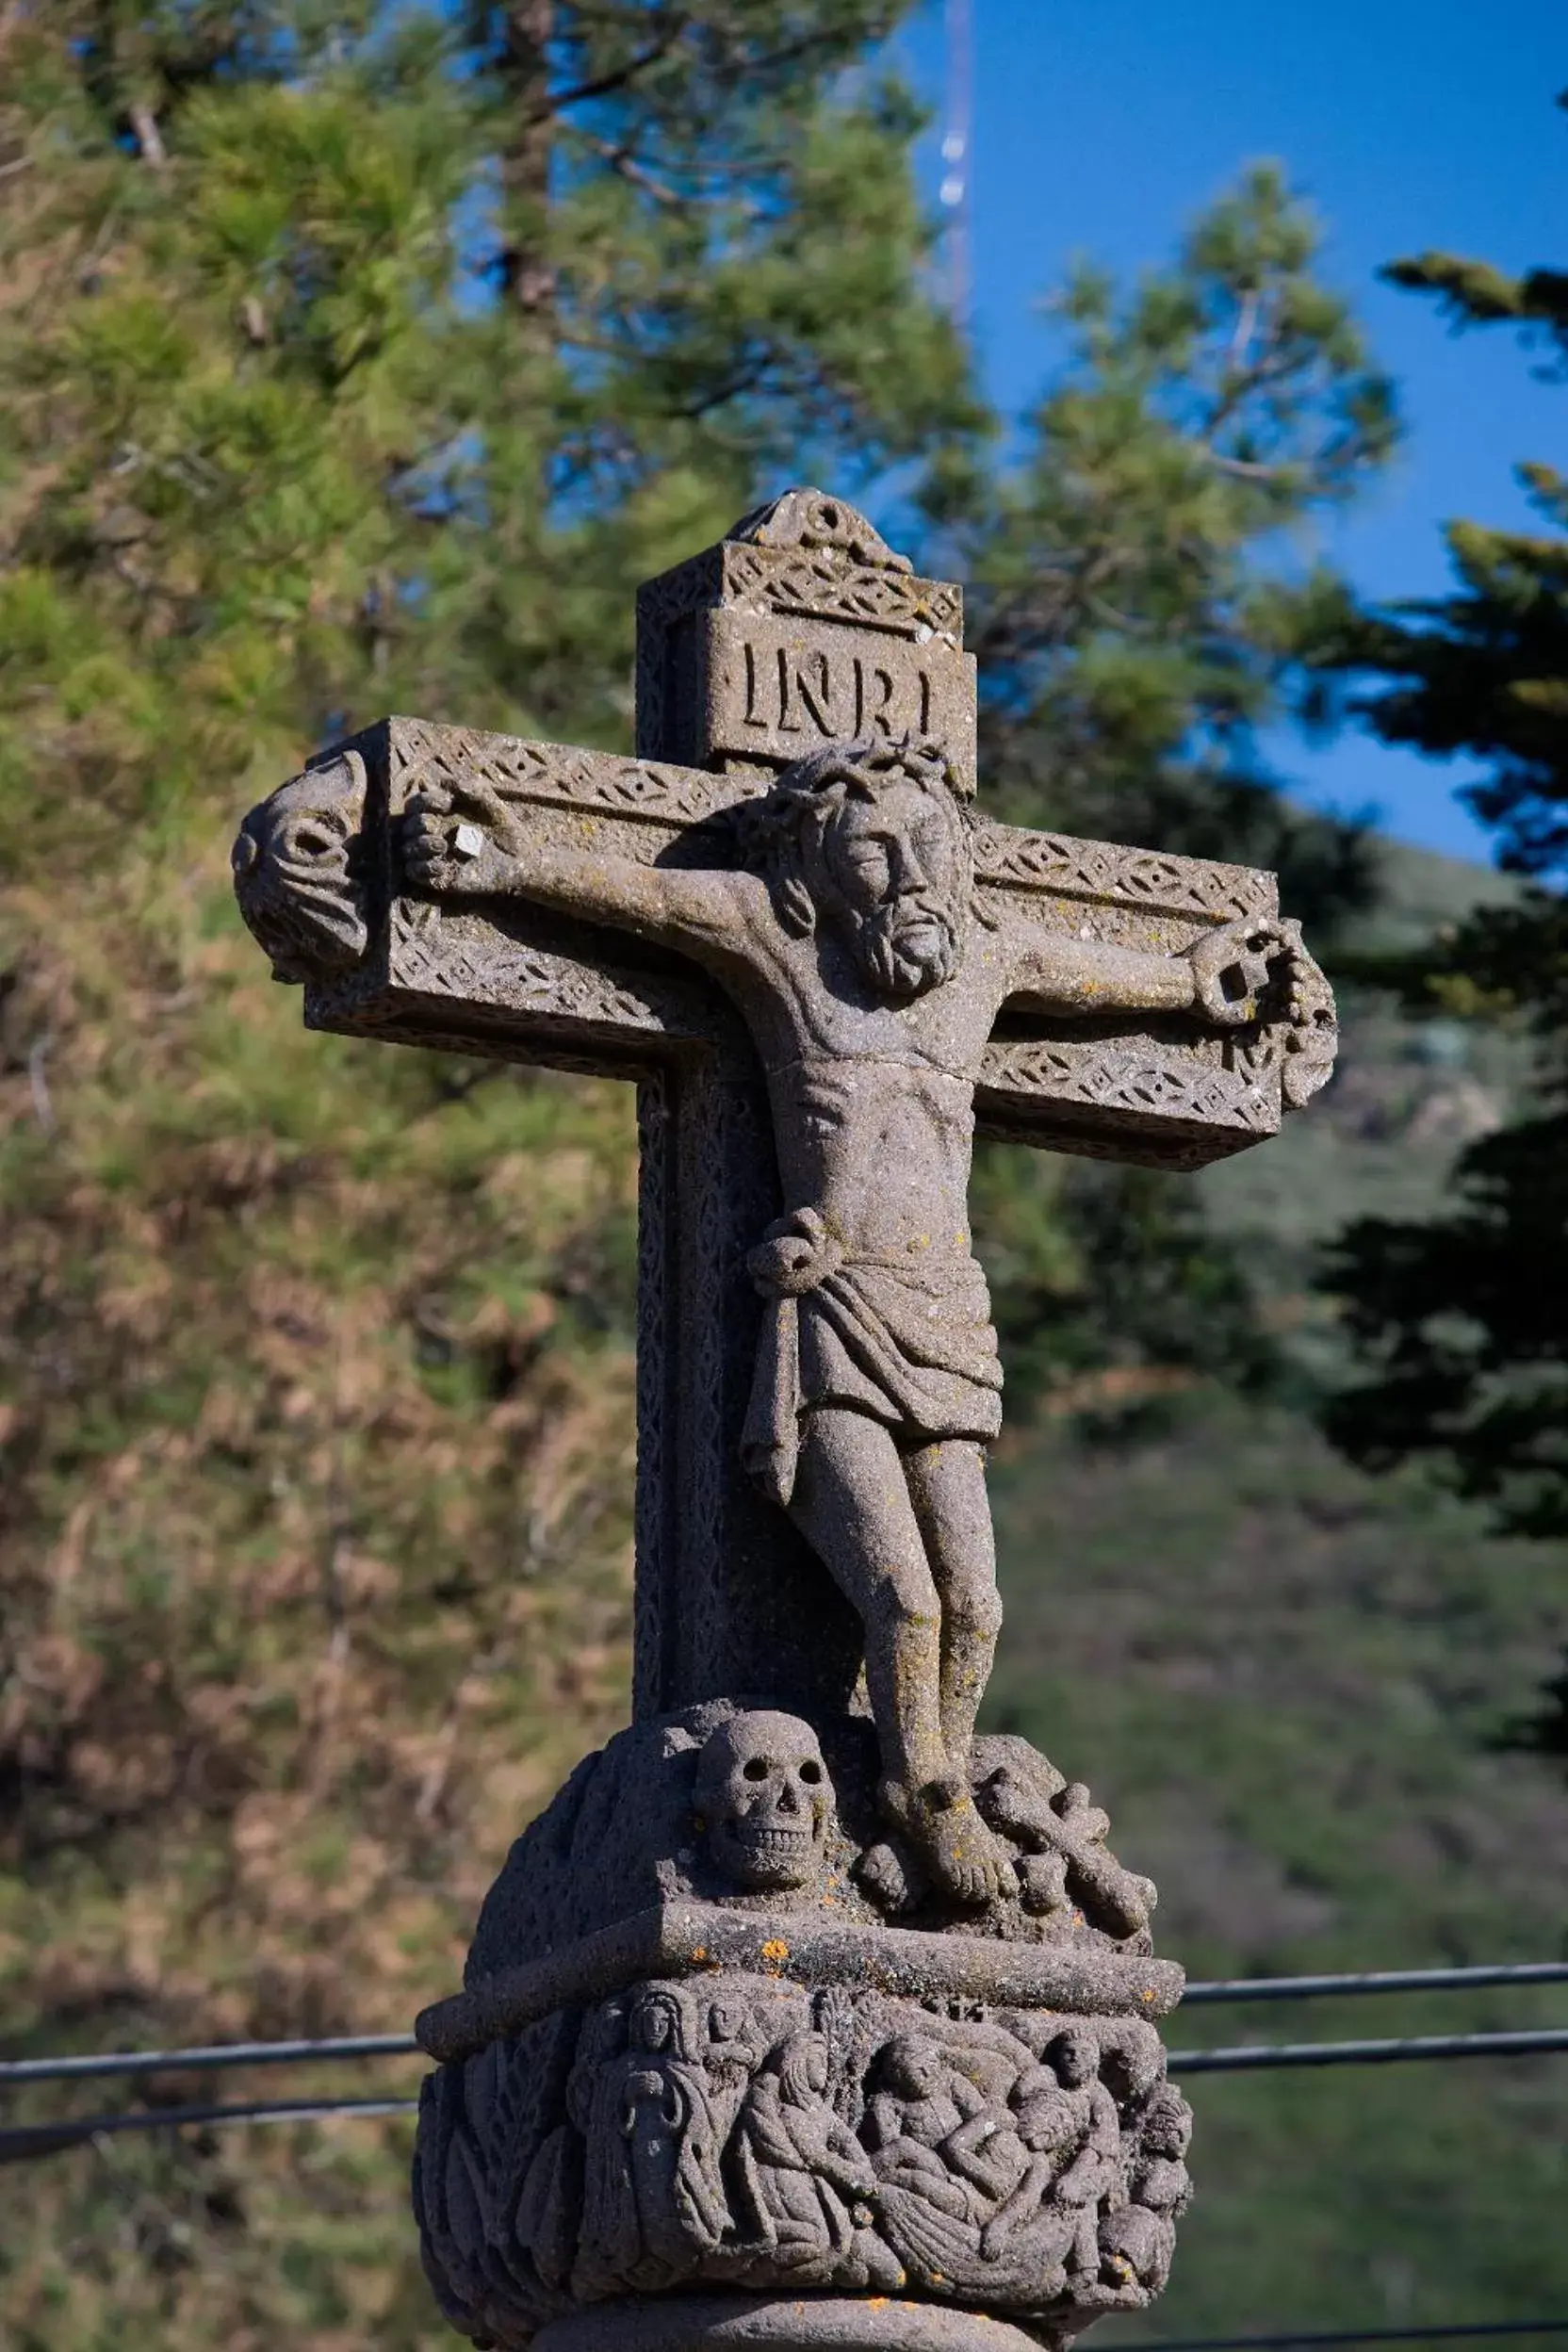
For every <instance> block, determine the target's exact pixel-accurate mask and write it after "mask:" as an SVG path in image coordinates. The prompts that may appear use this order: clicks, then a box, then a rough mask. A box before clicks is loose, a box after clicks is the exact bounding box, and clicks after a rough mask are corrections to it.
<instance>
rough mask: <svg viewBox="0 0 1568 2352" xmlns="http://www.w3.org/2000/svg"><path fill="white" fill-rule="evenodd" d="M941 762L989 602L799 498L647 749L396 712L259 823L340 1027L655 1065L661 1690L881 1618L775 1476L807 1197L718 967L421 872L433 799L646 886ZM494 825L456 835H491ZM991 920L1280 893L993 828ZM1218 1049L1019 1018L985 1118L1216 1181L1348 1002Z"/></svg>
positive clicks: (247, 887)
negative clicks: (799, 1219) (755, 1428)
mask: <svg viewBox="0 0 1568 2352" xmlns="http://www.w3.org/2000/svg"><path fill="white" fill-rule="evenodd" d="M905 737H909V738H916V739H923V740H927V741H929V740H933V739H935V740H937V741H939V742H940V743H942V744H943V745H944V746H945V747H946V749H947V752H948V755H949V758H950V760H951V762H952V767H953V771H954V775H955V778H956V783H957V785H958V788H959V790H960V791H961V792H972V790H973V785H974V780H975V779H974V769H975V689H974V674H973V661H972V657H971V656H969V655H967V654H966V653H965V652H964V651H963V606H962V592H961V591H960V589H958V588H957V587H956V586H955V585H953V584H951V583H949V582H947V581H942V580H923V579H920V578H918V577H916V576H915V574H914V573H913V571H912V570H911V567H910V565H909V564H908V562H907V559H906V558H905V557H902V556H900V555H897V554H895V553H894V552H893V551H892V550H891V549H890V548H889V547H887V546H886V544H885V543H884V542H883V541H882V539H881V538H880V537H879V536H878V534H877V533H876V532H875V531H874V530H873V529H872V527H871V526H870V524H869V523H867V522H866V520H865V519H864V517H862V516H861V515H858V514H856V513H855V512H854V510H853V509H851V508H849V507H848V506H846V505H844V504H842V503H841V501H838V500H836V499H831V498H825V497H824V496H822V495H821V494H819V493H817V492H814V491H808V490H796V491H792V492H790V493H789V494H787V495H786V496H785V497H783V498H779V499H778V500H776V502H775V503H774V504H773V505H771V506H769V507H766V508H763V509H760V511H759V512H758V513H756V514H754V515H749V516H747V517H746V518H744V519H743V521H742V522H741V523H739V524H737V525H736V526H735V528H734V529H733V531H731V532H730V533H729V535H728V536H727V538H726V539H724V540H723V541H722V542H721V543H720V544H719V545H718V546H717V547H711V548H709V549H707V550H706V551H705V552H704V553H702V554H700V555H697V556H694V557H692V558H691V559H689V560H688V561H687V562H685V563H682V564H678V565H676V567H675V568H674V569H673V570H671V571H668V572H666V573H664V574H662V576H661V577H660V578H659V579H657V580H652V581H650V582H649V583H648V585H647V586H646V587H645V588H644V589H643V590H642V592H641V594H640V596H639V597H638V605H637V753H636V756H635V757H634V758H630V759H628V758H626V757H624V756H619V755H616V754H614V753H610V752H598V751H584V750H578V749H574V748H572V747H569V746H562V745H557V744H553V743H531V742H524V741H519V740H517V739H515V738H514V737H511V736H504V735H491V734H480V733H476V732H474V731H473V730H471V729H469V728H466V727H458V726H446V725H436V724H433V723H431V722H428V721H425V720H421V719H412V718H389V719H384V720H383V721H381V722H380V723H379V724H377V725H376V726H373V727H368V728H367V729H366V730H365V731H364V732H363V733H361V734H359V735H356V736H354V737H353V738H352V739H351V741H350V742H348V743H342V744H339V745H337V746H335V748H334V749H332V750H330V751H328V752H325V753H323V754H321V755H320V757H319V759H318V760H315V761H314V762H313V763H312V764H311V766H310V767H309V768H308V769H307V770H306V771H305V773H304V774H303V775H302V776H300V777H298V778H296V779H295V780H294V782H293V783H291V784H290V785H287V786H286V787H284V788H283V789H282V791H281V792H278V793H276V794H274V796H273V798H272V800H271V801H270V802H269V803H267V804H265V805H264V808H263V809H261V810H258V811H256V812H255V813H254V815H253V818H252V819H251V820H250V821H248V825H247V828H246V830H245V831H244V832H243V833H242V834H241V836H240V840H239V842H238V844H237V859H236V862H237V879H238V885H239V890H240V896H241V902H242V905H243V906H244V907H245V908H246V910H247V914H248V918H249V920H250V921H251V922H252V923H253V927H254V929H255V930H256V932H257V934H258V936H259V937H260V938H261V939H262V941H263V943H264V944H265V945H266V946H267V947H268V948H269V950H270V952H271V954H272V955H273V957H274V963H275V969H276V971H277V972H278V975H279V977H281V978H285V979H292V980H302V981H303V983H304V989H305V1019H306V1021H307V1022H308V1023H309V1025H311V1026H312V1027H315V1028H319V1029H328V1030H335V1031H339V1032H342V1033H344V1034H347V1035H351V1036H357V1037H379V1038H384V1039H388V1040H396V1041H400V1042H403V1043H407V1044H414V1045H424V1046H434V1047H441V1048H447V1049H451V1050H455V1051H457V1052H461V1053H464V1054H483V1055H491V1056H494V1057H496V1058H498V1059H500V1060H504V1061H511V1062H519V1063H538V1064H547V1065H549V1066H551V1067H553V1068H556V1069H564V1070H580V1071H589V1072H595V1073H598V1074H610V1075H614V1076H619V1077H626V1078H629V1079H632V1080H634V1081H635V1082H636V1084H637V1087H638V1119H639V1135H640V1143H641V1190H640V1204H639V1217H640V1242H639V1266H638V1279H639V1299H638V1375H637V1400H638V1401H637V1413H638V1429H637V1443H638V1455H637V1460H638V1468H637V1504H636V1558H637V1576H636V1633H635V1669H634V1699H635V1708H636V1711H637V1712H638V1713H639V1714H644V1713H648V1712H657V1711H659V1710H661V1709H667V1708H670V1707H678V1706H681V1705H683V1704H686V1703H688V1702H690V1701H693V1700H695V1699H701V1698H707V1697H711V1696H715V1695H718V1694H720V1693H734V1692H737V1691H749V1690H767V1691H770V1692H771V1693H772V1694H773V1695H774V1696H775V1697H776V1698H777V1699H781V1700H788V1701H789V1702H790V1703H792V1704H795V1705H798V1706H799V1707H801V1708H802V1710H803V1711H804V1712H806V1713H808V1714H809V1713H810V1712H811V1710H812V1708H813V1707H817V1706H827V1707H836V1706H841V1705H842V1704H843V1703H844V1701H845V1700H846V1699H847V1697H848V1694H849V1691H850V1688H851V1686H852V1685H853V1682H854V1678H855V1674H856V1672H857V1668H858V1655H859V1641H860V1630H859V1626H858V1623H857V1622H856V1619H855V1617H854V1614H853V1612H852V1611H851V1610H850V1609H848V1607H847V1606H846V1604H845V1603H844V1602H843V1601H842V1599H841V1596H840V1594H839V1593H837V1591H835V1589H834V1588H833V1586H832V1584H831V1583H830V1582H829V1580H828V1579H827V1577H826V1576H825V1575H824V1574H823V1572H822V1570H821V1568H820V1566H819V1564H818V1562H817V1560H815V1559H814V1558H813V1556H812V1554H811V1552H810V1551H809V1548H808V1546H807V1545H806V1544H805V1543H804V1542H803V1540H802V1538H801V1536H800V1535H799V1533H798V1532H797V1531H796V1529H795V1527H793V1526H792V1524H791V1523H790V1521H789V1520H788V1519H787V1518H786V1517H785V1515H784V1514H783V1513H782V1512H781V1511H777V1510H776V1509H774V1508H773V1507H772V1506H771V1504H770V1503H769V1502H768V1501H767V1500H766V1499H765V1498H764V1496H763V1495H760V1494H759V1492H758V1491H757V1488H756V1486H755V1484H754V1483H753V1482H752V1480H750V1479H749V1478H747V1477H746V1476H745V1474H744V1471H743V1466H742V1461H741V1435H742V1429H743V1422H744V1418H745V1413H746V1405H747V1397H748V1392H749V1389H750V1385H751V1381H752V1371H753V1363H754V1359H755V1354H756V1349H757V1344H758V1336H759V1328H760V1322H761V1319H762V1315H763V1302H762V1300H761V1299H760V1298H759V1296H758V1295H757V1293H756V1291H755V1290H754V1288H753V1286H752V1285H751V1283H750V1282H747V1281H746V1279H745V1275H744V1267H743V1261H744V1259H745V1255H746V1252H747V1251H748V1250H751V1249H752V1248H753V1246H754V1245H755V1244H756V1242H757V1241H758V1239H759V1236H760V1235H761V1234H762V1233H764V1232H765V1230H766V1229H767V1227H768V1225H769V1224H770V1222H771V1220H772V1219H773V1218H774V1217H776V1215H777V1214H778V1212H779V1210H780V1208H781V1207H784V1206H787V1205H790V1204H788V1203H785V1202H784V1201H782V1199H781V1196H780V1193H779V1187H778V1176H777V1169H776V1152H775V1147H774V1141H773V1135H772V1133H771V1128H770V1120H769V1117H768V1112H767V1104H766V1098H765V1088H764V1084H763V1074H762V1071H761V1069H760V1065H759V1061H758V1056H757V1053H756V1050H755V1047H754V1046H753V1044H752V1043H751V1041H750V1039H749V1037H748V1036H747V1034H746V1030H745V1028H744V1026H743V1022H742V1021H741V1020H740V1018H739V1017H738V1015H737V1012H736V1010H735V1008H734V1006H733V1005H732V1004H731V1002H730V1001H729V1000H728V999H727V996H726V994H725V992H724V991H723V990H722V989H721V988H719V987H718V986H716V985H715V983H714V981H713V979H712V978H711V976H710V975H709V974H707V973H706V972H703V971H701V970H700V969H698V968H696V967H695V966H694V965H693V964H692V963H690V962H687V961H685V960H684V959H682V958H679V957H677V956H673V955H672V954H671V953H670V952H669V950H668V948H667V947H665V946H661V945H656V944H655V945H650V944H646V943H645V942H644V941H642V940H640V939H636V938H634V937H629V936H628V935H627V933H626V932H625V931H610V930H607V929H604V928H603V927H601V926H599V925H597V924H593V925H588V924H585V923H582V922H581V921H580V920H578V919H575V918H574V917H573V916H572V915H571V914H570V913H563V912H561V911H559V910H555V909H551V908H548V907H543V906H537V905H532V904H530V903H528V902H527V901H526V900H524V899H521V898H516V897H511V898H507V899H505V900H500V899H497V898H472V897H470V898H462V897H459V898H456V899H450V898H443V897H440V896H432V895H431V894H430V893H429V892H428V891H425V890H420V889H418V888H417V887H413V886H411V883H410V880H409V877H408V874H407V871H406V868H405V866H404V864H403V862H402V861H401V858H400V852H399V846H398V844H399V839H400V825H403V824H404V823H405V821H406V818H407V812H408V811H409V810H410V809H412V808H415V807H417V805H419V804H420V803H421V802H422V801H424V800H428V799H429V798H430V797H431V796H432V795H433V794H434V795H436V796H438V797H440V798H442V799H443V800H444V801H445V802H447V803H449V801H450V796H451V795H452V794H453V793H456V794H458V795H459V796H461V795H462V794H463V793H464V792H466V791H467V790H469V789H470V788H474V787H478V788H480V789H481V790H482V791H483V792H487V793H492V794H495V795H498V797H499V799H500V801H501V802H503V803H504V804H505V805H506V806H507V807H509V808H510V809H514V810H515V811H517V812H519V813H526V815H527V817H528V819H529V822H530V823H531V824H534V825H537V826H539V827H541V828H543V830H544V833H545V834H546V835H547V836H548V837H549V838H550V839H553V840H555V841H561V842H564V843H570V844H572V845H573V846H575V847H577V848H580V849H589V848H591V849H595V850H598V851H602V852H604V853H605V854H607V855H610V856H613V857H616V858H629V859H635V860H637V861H639V862H641V863H643V864H645V865H648V866H658V867H665V868H668V867H674V868H699V867H733V866H734V865H736V864H737V862H738V861H739V859H740V857H741V854H742V853H741V850H740V847H739V835H738V831H737V826H736V823H735V820H736V817H737V813H738V812H739V811H740V810H742V809H743V808H744V807H745V805H746V804H748V803H750V802H754V801H755V800H756V799H757V798H758V797H759V796H760V795H761V794H763V793H765V792H767V790H768V789H769V787H771V785H772V784H773V783H774V781H775V779H776V776H778V775H779V773H780V772H781V771H784V770H787V769H789V768H790V767H791V765H792V763H795V762H798V761H799V760H801V759H802V757H803V756H805V755H809V754H810V753H812V752H815V751H818V750H820V749H821V748H822V747H823V746H825V745H827V744H831V743H841V742H846V741H850V742H852V741H856V740H860V741H864V740H868V739H869V740H877V739H882V740H886V741H888V742H890V743H891V742H895V741H897V740H899V739H902V738H905ZM480 839H481V836H480V834H479V832H478V830H477V828H474V827H471V826H470V827H465V828H463V831H462V834H461V835H460V837H459V841H458V850H459V854H461V852H462V849H463V847H464V846H465V841H471V842H472V843H473V844H474V845H476V846H477V844H478V842H479V841H480ZM972 855H973V863H974V872H975V880H976V885H977V900H978V903H979V905H980V907H982V909H984V907H986V906H987V905H990V906H991V907H996V908H999V909H1001V908H1011V909H1013V910H1020V911H1021V912H1023V913H1024V914H1026V915H1027V917H1028V918H1029V919H1030V920H1031V921H1032V922H1034V923H1038V924H1039V925H1041V926H1043V927H1044V928H1045V929H1047V930H1050V931H1052V932H1054V933H1057V934H1060V935H1064V936H1067V937H1070V938H1074V939H1084V940H1092V941H1100V942H1105V943H1114V944H1117V945H1120V946H1124V947H1128V948H1134V949H1138V950H1142V951H1145V952H1151V953H1160V954H1164V955H1166V956H1180V955H1183V954H1185V953H1186V952H1188V951H1189V950H1190V949H1191V948H1192V946H1193V944H1194V942H1195V941H1197V940H1199V939H1201V938H1202V937H1203V936H1204V935H1205V934H1206V933H1213V932H1217V931H1218V930H1220V929H1222V928H1225V927H1228V926H1234V925H1237V924H1241V925H1245V924H1247V923H1270V922H1272V921H1273V920H1274V919H1275V918H1276V917H1277V914H1278V898H1277V891H1276V886H1275V883H1274V879H1273V877H1272V875H1270V874H1263V873H1257V872H1253V871H1251V870H1250V869H1248V868H1245V867H1241V866H1235V865H1228V864H1223V863H1219V862H1217V861H1216V860H1212V859H1206V858H1178V857H1168V856H1165V855H1163V854H1161V853H1159V852H1157V851H1153V850H1147V849H1137V848H1124V847H1120V846H1118V845H1116V844H1113V843H1108V842H1103V841H1076V840H1072V839H1070V838H1069V837H1066V836H1064V835H1059V834H1054V833H1047V832H1037V831H1030V830H1025V829H1022V828H1021V827H1018V826H1012V825H993V824H988V823H986V822H984V821H981V822H979V823H977V824H976V825H974V827H973V830H972ZM1310 1016H1311V1017H1310V1018H1309V1020H1308V1021H1306V1022H1305V1023H1303V1022H1302V1021H1299V1020H1298V1021H1296V1022H1294V1023H1292V1022H1291V1021H1287V1020H1284V1019H1279V1018H1274V1019H1271V1018H1266V1017H1264V1018H1259V1019H1257V1020H1255V1021H1250V1022H1249V1023H1247V1024H1246V1025H1243V1026H1235V1027H1230V1028H1226V1029H1222V1030H1218V1031H1214V1032H1211V1033H1210V1034H1199V1033H1198V1032H1196V1031H1195V1030H1194V1027H1193V1025H1192V1023H1191V1022H1190V1021H1184V1020H1183V1019H1182V1018H1181V1017H1180V1015H1178V1014H1176V1013H1158V1012H1156V1013H1153V1014H1149V1013H1139V1014H1135V1015H1129V1014H1125V1013H1121V1014H1118V1013H1104V1014H1098V1015H1097V1014H1096V1013H1095V1012H1094V1011H1093V1010H1092V1009H1088V1010H1077V1011H1073V1012H1070V1013H1069V1014H1066V1015H1063V1014H1062V1013H1060V1012H1052V1011H1049V1010H1047V1011H1041V1010H1038V1009H1031V1008H1030V1007H1029V1006H1028V1005H1024V1004H1020V1005H1009V1006H1007V1007H1006V1008H1005V1011H1004V1013H1003V1016H1002V1018H1001V1020H1000V1021H999V1022H998V1024H997V1026H996V1030H995V1033H994V1035H993V1036H992V1037H990V1039H989V1041H988V1043H987V1044H986V1046H985V1049H984V1052H983V1054H982V1056H981V1060H980V1067H979V1071H978V1084H977V1086H976V1088H975V1094H974V1111H975V1118H976V1121H977V1127H978V1132H979V1133H980V1134H982V1135H991V1136H1001V1137H1005V1138H1007V1139H1008V1140H1011V1141H1014V1142H1020V1143H1027V1144H1032V1145H1035V1146H1038V1147H1044V1148H1046V1149H1049V1150H1054V1151H1058V1152H1079V1153H1087V1154H1089V1155H1091V1156H1094V1157H1098V1158H1103V1159H1112V1160H1120V1161H1132V1162H1137V1163H1141V1164H1143V1165H1145V1166H1151V1167H1156V1168H1197V1167H1200V1166H1201V1165H1203V1164H1204V1163H1205V1162H1207V1161H1209V1160H1213V1159H1217V1158H1220V1157H1223V1156H1224V1155H1226V1154H1227V1153H1230V1152H1236V1151H1240V1150H1243V1149H1244V1148H1246V1147H1247V1146H1248V1145H1250V1144H1253V1143H1257V1142H1259V1141H1261V1140H1263V1139H1264V1138H1265V1137H1266V1136H1269V1135H1273V1134H1274V1133H1276V1131H1277V1130H1278V1128H1279V1125H1280V1122H1281V1117H1282V1111H1284V1110H1285V1109H1288V1108H1290V1107H1292V1106H1293V1105H1294V1104H1296V1103H1299V1102H1301V1101H1304V1100H1305V1099H1306V1096H1307V1095H1308V1094H1309V1093H1310V1092H1312V1091H1313V1090H1314V1089H1315V1086H1317V1085H1319V1084H1321V1082H1322V1080H1323V1078H1324V1077H1325V1076H1326V1075H1327V1072H1328V1069H1329V1067H1330V1065H1331V1058H1332V1052H1333V1032H1332V1016H1331V1002H1330V1000H1328V999H1327V995H1326V991H1323V992H1321V993H1320V996H1319V998H1318V999H1316V1000H1315V1002H1314V1005H1313V1006H1312V1007H1311V1008H1310Z"/></svg>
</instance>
